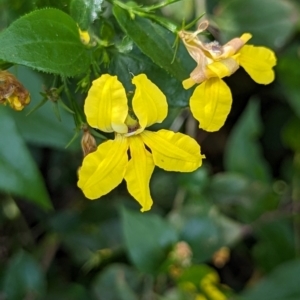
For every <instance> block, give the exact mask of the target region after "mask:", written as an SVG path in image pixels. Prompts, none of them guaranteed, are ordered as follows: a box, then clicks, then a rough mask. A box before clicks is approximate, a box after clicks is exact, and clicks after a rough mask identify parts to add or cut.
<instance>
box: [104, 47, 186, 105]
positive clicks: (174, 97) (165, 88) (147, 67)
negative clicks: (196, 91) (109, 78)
mask: <svg viewBox="0 0 300 300" xmlns="http://www.w3.org/2000/svg"><path fill="white" fill-rule="evenodd" d="M109 71H110V73H111V74H117V75H118V78H119V80H120V81H121V82H122V83H123V84H124V86H125V87H126V89H127V90H128V91H129V90H133V88H134V87H133V85H132V83H131V78H132V77H131V76H130V73H133V74H135V75H138V74H140V73H145V74H147V77H148V78H149V79H150V80H151V81H152V82H154V83H155V84H156V85H157V86H158V87H159V88H160V89H161V90H162V92H163V93H164V94H165V95H166V97H167V101H168V104H169V105H170V106H175V107H176V106H177V107H185V106H188V103H189V98H190V96H191V90H188V91H187V90H184V89H183V87H182V84H181V82H180V81H179V80H177V79H176V78H174V77H172V76H170V75H169V74H168V73H167V72H166V71H165V70H162V69H161V68H160V67H158V66H157V65H155V64H153V62H152V61H151V60H150V59H149V58H148V57H147V56H145V55H144V54H143V53H141V52H140V50H139V49H137V48H136V47H135V46H134V47H130V51H128V52H126V53H114V56H113V59H112V61H111V63H110V66H109Z"/></svg>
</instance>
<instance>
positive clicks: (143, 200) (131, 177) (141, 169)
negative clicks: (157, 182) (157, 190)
mask: <svg viewBox="0 0 300 300" xmlns="http://www.w3.org/2000/svg"><path fill="white" fill-rule="evenodd" d="M128 140H129V147H130V156H131V159H130V161H129V162H128V165H127V169H126V173H125V180H126V182H127V189H128V191H129V193H130V194H131V196H132V197H133V198H135V199H136V200H137V201H138V202H139V203H140V205H141V206H142V208H141V211H142V212H144V211H147V210H150V208H151V206H152V203H153V201H152V198H151V195H150V189H149V182H150V178H151V175H152V173H153V170H154V162H153V158H152V155H151V154H150V153H149V152H148V151H147V150H146V149H145V145H144V143H143V141H142V139H141V137H140V136H132V137H130V138H129V139H128Z"/></svg>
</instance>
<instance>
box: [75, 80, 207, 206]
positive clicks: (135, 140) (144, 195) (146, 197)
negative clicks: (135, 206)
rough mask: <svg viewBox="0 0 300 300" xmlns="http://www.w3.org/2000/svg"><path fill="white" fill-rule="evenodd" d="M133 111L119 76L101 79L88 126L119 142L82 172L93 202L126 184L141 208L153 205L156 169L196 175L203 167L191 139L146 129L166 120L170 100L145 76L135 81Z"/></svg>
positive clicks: (102, 149) (101, 149) (88, 107)
mask: <svg viewBox="0 0 300 300" xmlns="http://www.w3.org/2000/svg"><path fill="white" fill-rule="evenodd" d="M132 83H133V84H134V85H135V93H134V96H133V98H132V109H131V108H130V109H129V108H128V104H127V97H126V92H125V89H124V87H123V85H122V84H121V82H119V81H118V78H117V76H111V75H108V74H105V75H102V76H101V77H100V78H98V79H96V80H95V81H93V84H92V87H91V88H90V90H89V93H88V96H87V99H86V101H85V105H84V111H85V115H86V117H87V122H88V123H89V125H90V126H91V127H94V128H97V129H100V130H102V131H104V132H114V133H115V138H114V140H108V141H105V142H104V143H102V144H100V145H99V146H98V148H97V150H96V151H94V152H92V153H90V154H88V155H87V156H86V157H85V158H84V160H83V163H82V166H81V168H80V169H79V172H78V175H79V180H78V186H79V188H81V189H82V191H83V193H84V194H85V196H86V197H87V198H89V199H97V198H99V197H101V196H103V195H105V194H107V193H108V192H110V191H111V190H112V189H114V188H115V187H116V186H117V185H119V184H120V183H121V181H122V180H123V178H124V179H125V180H126V183H127V188H128V191H129V193H130V194H131V195H132V196H133V198H135V199H136V200H137V201H138V202H139V203H140V205H141V211H147V210H149V209H150V208H151V206H152V198H151V195H150V188H149V182H150V178H151V175H152V172H153V170H154V165H156V166H158V167H160V168H162V169H164V170H167V171H180V172H191V171H194V170H196V169H197V168H199V167H200V166H201V164H202V158H203V155H201V153H200V146H199V145H198V144H197V142H196V141H195V140H194V139H192V138H191V137H189V136H187V135H184V134H182V133H174V132H172V131H169V130H164V129H161V130H159V131H157V132H151V131H149V130H145V128H146V127H148V126H150V125H152V124H154V123H161V122H162V121H163V120H164V119H165V118H166V116H167V112H168V105H167V101H166V97H165V95H164V94H163V93H162V92H161V91H160V89H159V88H158V87H157V86H156V85H155V84H154V83H152V82H151V81H150V80H149V79H148V78H147V77H146V75H145V74H140V75H138V76H135V77H133V79H132Z"/></svg>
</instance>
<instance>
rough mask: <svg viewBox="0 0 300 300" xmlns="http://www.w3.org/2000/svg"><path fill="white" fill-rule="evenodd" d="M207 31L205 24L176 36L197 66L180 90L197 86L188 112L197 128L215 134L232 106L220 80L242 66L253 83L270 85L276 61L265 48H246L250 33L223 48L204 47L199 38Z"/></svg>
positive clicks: (216, 45) (207, 44)
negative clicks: (197, 123) (195, 29)
mask: <svg viewBox="0 0 300 300" xmlns="http://www.w3.org/2000/svg"><path fill="white" fill-rule="evenodd" d="M207 27H208V22H207V21H204V22H202V23H200V25H199V27H198V30H197V31H195V32H188V31H184V30H181V31H180V32H179V33H178V35H179V37H180V38H181V39H182V41H183V43H184V45H185V47H186V49H187V50H188V52H189V54H190V55H191V57H192V58H193V59H194V60H195V61H196V62H197V67H196V68H195V69H194V70H193V71H192V73H191V74H190V78H188V79H186V80H184V81H183V87H184V88H185V89H189V88H190V87H192V86H193V85H194V84H196V83H198V84H200V85H199V86H197V87H196V88H195V90H194V92H193V95H192V97H191V99H190V108H191V112H192V114H193V116H194V117H195V119H197V120H198V121H199V123H200V124H199V127H200V128H202V129H204V130H206V131H217V130H219V129H220V128H221V127H222V126H223V125H224V123H225V121H226V118H227V115H228V114H229V112H230V109H231V103H232V95H231V91H230V89H229V87H228V86H227V85H226V83H225V82H224V81H223V80H222V78H223V77H226V76H230V75H232V74H233V73H234V72H235V71H236V70H237V69H238V68H239V67H240V66H242V67H243V68H244V69H245V71H246V72H247V73H248V74H249V75H250V77H251V78H252V79H253V80H254V81H255V82H257V83H259V84H269V83H271V82H272V81H273V80H274V77H275V76H274V71H273V69H272V68H273V67H274V66H275V64H276V57H275V54H274V52H273V51H272V50H270V49H268V48H265V47H257V46H253V45H245V44H246V43H247V42H248V41H249V40H250V39H251V37H252V36H251V34H250V33H244V34H243V35H242V36H241V37H240V38H234V39H232V40H231V41H229V42H228V43H227V44H225V45H224V46H221V45H219V43H218V42H216V41H214V42H210V43H204V42H202V41H201V40H200V39H199V38H198V34H199V33H201V32H202V31H204V30H205V29H206V28H207Z"/></svg>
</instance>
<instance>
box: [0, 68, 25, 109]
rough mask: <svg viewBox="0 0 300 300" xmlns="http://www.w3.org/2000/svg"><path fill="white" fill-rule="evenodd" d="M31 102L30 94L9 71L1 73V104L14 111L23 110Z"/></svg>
mask: <svg viewBox="0 0 300 300" xmlns="http://www.w3.org/2000/svg"><path fill="white" fill-rule="evenodd" d="M29 102H30V94H29V92H28V91H27V90H26V89H25V87H24V86H23V85H22V84H21V83H20V82H19V81H18V79H17V78H16V77H15V76H14V75H12V74H11V73H9V72H7V71H0V103H1V104H4V105H6V104H7V103H8V104H9V105H10V106H11V108H12V109H14V110H18V111H20V110H22V109H23V108H24V107H25V106H26V105H27V104H28V103H29Z"/></svg>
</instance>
